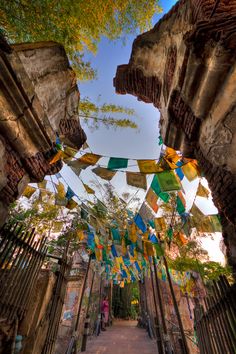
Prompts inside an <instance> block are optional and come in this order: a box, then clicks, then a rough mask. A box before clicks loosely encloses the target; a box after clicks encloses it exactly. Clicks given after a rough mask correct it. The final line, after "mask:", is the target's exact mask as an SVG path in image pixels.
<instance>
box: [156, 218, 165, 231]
mask: <svg viewBox="0 0 236 354" xmlns="http://www.w3.org/2000/svg"><path fill="white" fill-rule="evenodd" d="M154 223H155V229H156V231H157V232H163V231H165V230H166V222H165V219H164V218H163V217H161V218H155V219H154Z"/></svg>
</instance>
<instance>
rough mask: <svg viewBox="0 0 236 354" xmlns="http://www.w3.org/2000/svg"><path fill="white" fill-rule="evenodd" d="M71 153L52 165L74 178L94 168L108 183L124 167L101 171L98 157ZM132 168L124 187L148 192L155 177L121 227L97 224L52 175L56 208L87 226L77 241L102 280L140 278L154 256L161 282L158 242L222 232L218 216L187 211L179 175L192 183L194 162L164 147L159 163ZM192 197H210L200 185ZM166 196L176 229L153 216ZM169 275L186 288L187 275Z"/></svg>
mask: <svg viewBox="0 0 236 354" xmlns="http://www.w3.org/2000/svg"><path fill="white" fill-rule="evenodd" d="M76 153H77V151H76V150H73V149H71V148H69V147H65V148H64V150H59V151H58V153H57V154H56V156H54V158H53V159H52V161H51V163H54V162H55V160H56V159H61V158H62V159H63V160H64V162H65V163H66V164H67V165H68V166H70V167H71V169H72V170H73V172H75V173H76V175H77V176H79V178H80V172H81V170H83V169H86V168H87V167H88V166H93V169H92V171H93V173H95V174H96V175H97V176H99V177H101V178H102V179H105V180H107V181H110V180H111V179H112V178H113V177H114V176H115V174H116V173H117V170H121V169H124V168H127V167H128V159H124V158H115V157H111V158H110V159H109V161H108V165H107V167H106V168H105V167H101V166H99V165H97V163H98V161H99V159H100V158H101V157H102V156H101V155H97V154H93V153H86V154H84V155H83V156H82V157H80V158H79V159H75V155H76ZM137 166H138V167H139V172H130V171H125V173H126V181H127V184H129V185H131V186H134V187H137V188H143V189H144V190H147V181H146V175H147V174H154V176H153V179H152V182H151V185H150V187H149V189H148V190H147V193H146V197H145V200H144V202H143V203H142V205H141V208H140V210H139V212H138V213H136V214H135V215H132V212H131V211H128V210H127V221H126V223H125V225H124V228H123V229H121V228H120V227H119V226H116V224H115V222H114V225H103V224H101V222H100V221H99V220H98V219H97V218H96V216H94V215H93V212H92V211H91V208H89V207H88V206H87V205H85V204H84V202H83V201H81V199H80V198H79V197H78V196H77V194H76V193H75V192H74V191H73V190H72V189H71V187H70V186H69V185H67V189H65V186H64V184H63V183H62V182H61V181H60V178H63V177H62V176H61V175H60V174H59V175H58V176H57V177H58V184H55V185H54V187H55V204H57V205H59V206H65V207H67V208H68V209H74V208H78V207H79V208H80V212H81V218H82V219H83V220H85V221H86V222H87V226H88V227H87V229H86V230H78V231H77V237H78V239H79V241H82V240H86V242H87V248H88V250H89V252H90V253H91V254H92V257H93V258H94V259H95V260H96V261H97V262H100V264H101V266H103V267H104V269H105V272H106V276H107V278H108V279H112V280H113V281H114V283H117V284H120V285H121V284H124V283H129V282H131V281H136V280H140V279H142V277H143V276H144V275H146V274H147V273H148V272H149V271H150V262H149V260H150V257H154V258H155V259H156V262H158V264H159V265H160V267H159V269H160V272H159V276H160V278H161V279H162V280H165V279H166V274H165V272H164V268H163V267H161V257H162V256H163V254H164V253H165V248H164V247H163V239H166V240H167V242H168V243H170V242H172V241H173V239H175V240H177V242H179V243H181V244H182V245H186V244H187V243H188V237H189V235H190V233H191V230H192V229H193V228H195V229H196V230H197V231H199V232H218V231H221V224H220V220H219V217H218V215H205V214H203V213H202V212H201V210H200V209H199V208H198V207H197V205H196V203H195V201H194V203H193V205H192V207H191V209H190V211H189V212H187V211H186V200H185V196H184V193H183V189H182V184H181V181H182V180H183V178H184V177H186V178H187V179H188V180H189V181H193V180H195V179H196V178H197V177H199V176H200V172H199V168H198V165H197V162H196V161H195V160H190V159H185V158H183V157H182V156H181V155H180V154H178V153H177V152H176V151H175V150H173V149H171V148H166V150H165V151H164V153H163V154H162V157H161V159H160V160H159V162H157V161H156V160H137ZM81 182H82V184H83V187H84V189H85V191H86V193H88V194H91V195H95V191H94V190H93V189H92V188H91V187H90V186H89V185H87V184H85V183H83V181H82V180H81ZM46 187H47V181H43V182H41V183H38V188H39V189H40V191H42V192H43V191H44V192H45V190H46ZM35 191H36V188H35V187H32V186H30V185H29V186H27V188H26V190H25V191H24V193H23V195H24V196H25V197H27V198H30V197H31V196H32V195H33V193H34V192H35ZM50 193H51V192H50ZM196 196H198V197H203V198H208V197H209V191H208V189H207V188H205V187H204V186H203V185H202V184H201V182H200V183H199V185H198V189H197V192H196ZM74 197H77V198H78V199H79V200H80V201H81V204H80V206H79V205H78V203H77V202H75V200H74V199H73V198H74ZM171 198H172V199H173V198H175V204H176V207H175V212H176V213H177V217H178V218H179V219H180V220H181V227H180V228H179V229H177V230H176V229H174V228H173V225H172V224H171V223H169V222H168V221H167V220H166V219H165V218H164V217H163V216H159V217H156V214H157V212H158V210H159V207H160V202H161V203H164V204H167V203H169V201H170V200H171ZM96 199H97V201H96V203H97V205H98V206H99V208H100V210H103V212H105V213H106V212H107V208H106V206H105V205H104V204H103V203H102V202H101V201H100V200H99V199H98V198H96ZM60 227H61V224H60V222H57V224H55V228H54V230H59V229H60ZM104 230H108V232H107V231H104ZM55 232H57V231H55ZM170 273H171V276H172V279H173V281H175V282H177V283H179V284H182V285H183V286H185V287H186V283H187V282H188V281H189V280H190V275H189V273H188V272H187V273H186V274H185V273H181V274H178V273H176V272H175V271H173V270H171V271H170Z"/></svg>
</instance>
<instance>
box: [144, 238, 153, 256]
mask: <svg viewBox="0 0 236 354" xmlns="http://www.w3.org/2000/svg"><path fill="white" fill-rule="evenodd" d="M144 252H145V253H146V254H147V255H148V256H149V257H153V256H154V250H153V246H152V243H151V241H146V242H144Z"/></svg>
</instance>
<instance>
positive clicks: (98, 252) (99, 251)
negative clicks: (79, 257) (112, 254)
mask: <svg viewBox="0 0 236 354" xmlns="http://www.w3.org/2000/svg"><path fill="white" fill-rule="evenodd" d="M95 256H96V260H97V261H102V251H101V250H100V249H99V248H95Z"/></svg>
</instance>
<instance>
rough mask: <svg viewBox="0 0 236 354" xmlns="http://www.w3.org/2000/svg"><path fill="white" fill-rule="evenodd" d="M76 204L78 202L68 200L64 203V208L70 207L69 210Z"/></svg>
mask: <svg viewBox="0 0 236 354" xmlns="http://www.w3.org/2000/svg"><path fill="white" fill-rule="evenodd" d="M77 206H78V203H76V202H75V201H74V200H73V199H70V200H68V202H67V204H66V208H67V209H70V210H72V209H74V208H76V207H77Z"/></svg>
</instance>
